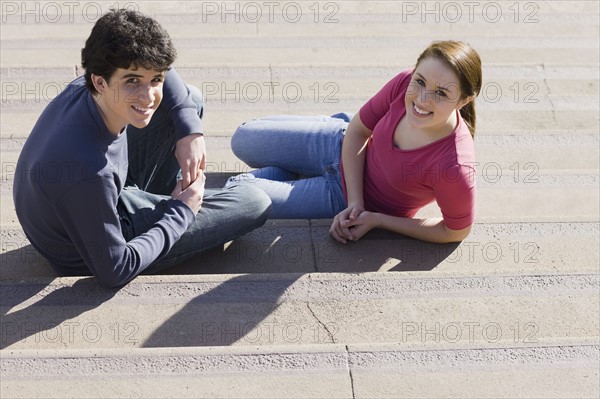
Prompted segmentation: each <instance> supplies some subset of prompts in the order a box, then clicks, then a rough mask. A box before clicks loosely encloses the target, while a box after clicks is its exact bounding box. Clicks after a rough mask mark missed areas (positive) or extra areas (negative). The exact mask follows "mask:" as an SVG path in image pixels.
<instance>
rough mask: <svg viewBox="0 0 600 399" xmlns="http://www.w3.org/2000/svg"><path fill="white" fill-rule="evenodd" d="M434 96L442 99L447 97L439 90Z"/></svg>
mask: <svg viewBox="0 0 600 399" xmlns="http://www.w3.org/2000/svg"><path fill="white" fill-rule="evenodd" d="M436 94H437V95H438V96H440V97H444V98H446V97H448V96H447V95H446V93H444V92H443V91H441V90H438V91H436Z"/></svg>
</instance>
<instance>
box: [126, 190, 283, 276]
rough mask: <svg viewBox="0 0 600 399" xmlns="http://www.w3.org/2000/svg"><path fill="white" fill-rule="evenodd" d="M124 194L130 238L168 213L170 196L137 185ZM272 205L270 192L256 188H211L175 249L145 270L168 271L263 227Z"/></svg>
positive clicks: (146, 271) (174, 246)
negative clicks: (165, 207) (202, 253)
mask: <svg viewBox="0 0 600 399" xmlns="http://www.w3.org/2000/svg"><path fill="white" fill-rule="evenodd" d="M122 197H123V198H122V200H121V201H120V207H119V208H120V209H119V213H122V212H125V213H127V221H128V222H129V223H130V225H129V226H126V228H124V229H123V231H124V235H129V236H126V237H125V238H126V240H127V241H129V240H131V239H132V238H134V237H136V236H138V235H140V234H143V233H144V232H146V231H148V230H149V229H151V228H152V227H153V226H154V224H155V223H156V222H157V221H158V220H160V218H161V217H162V215H163V214H164V210H163V208H164V206H165V200H166V199H169V198H170V197H168V196H164V195H157V194H152V193H148V192H144V191H141V190H139V189H137V188H135V187H129V188H127V189H125V190H123V193H122ZM270 204H271V201H270V200H269V198H268V197H267V195H266V194H265V193H264V192H262V191H261V190H259V189H257V188H254V187H241V186H231V187H228V188H226V189H221V190H210V189H207V190H206V192H205V195H204V199H203V202H202V208H201V209H200V212H198V214H197V215H196V220H195V221H194V223H192V225H191V226H190V227H189V228H188V229H187V230H186V232H185V233H184V234H183V235H182V236H181V238H180V239H179V240H178V241H177V242H176V243H175V245H173V247H172V248H171V250H170V251H169V252H168V253H167V254H166V255H165V256H164V257H162V258H161V259H158V260H157V261H155V262H154V263H153V264H152V265H151V266H150V267H149V268H148V269H146V270H145V271H144V273H155V272H158V271H160V270H164V269H166V268H169V267H171V266H174V265H176V264H178V263H181V262H183V261H184V260H186V259H189V258H191V257H192V256H194V255H196V254H198V253H200V252H202V251H206V250H208V249H210V248H213V247H215V246H217V245H220V244H223V243H226V242H228V241H231V240H235V239H237V238H239V237H241V236H242V235H244V234H246V233H248V232H249V231H252V230H254V229H256V228H257V227H260V226H262V225H263V224H264V223H265V221H266V220H267V216H268V213H269V209H270ZM122 223H123V222H122ZM199 266H200V267H201V265H199Z"/></svg>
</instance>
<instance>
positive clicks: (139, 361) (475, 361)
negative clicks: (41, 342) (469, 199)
mask: <svg viewBox="0 0 600 399" xmlns="http://www.w3.org/2000/svg"><path fill="white" fill-rule="evenodd" d="M598 350H599V346H598V345H597V344H595V345H565V346H550V345H548V346H535V347H532V346H522V347H512V348H506V347H502V346H498V347H494V348H461V347H458V348H452V349H446V350H422V349H410V348H407V347H406V346H404V345H377V344H368V345H346V346H344V345H338V344H334V345H311V346H303V347H300V348H295V349H290V347H277V346H274V347H271V348H269V349H265V348H262V347H259V348H252V347H249V348H246V347H244V348H239V347H232V348H223V347H219V348H214V347H213V348H153V349H133V350H117V351H115V350H106V349H93V350H56V351H43V350H14V351H10V352H8V351H7V353H5V354H3V356H2V358H1V359H0V370H1V372H2V375H3V381H2V388H1V391H0V393H1V394H2V396H3V397H8V396H10V397H15V398H17V397H20V398H30V397H38V396H39V395H40V393H41V392H43V393H44V397H56V398H58V397H81V398H87V397H97V395H98V394H99V393H102V394H103V396H121V395H122V394H123V393H124V392H127V394H128V396H129V397H149V396H151V397H182V398H184V397H185V398H187V397H202V398H214V397H245V398H280V397H286V398H372V397H407V398H409V397H410V398H412V397H415V398H416V397H419V398H421V397H429V398H437V397H440V398H441V397H463V398H470V397H478V398H499V397H532V396H540V397H545V398H564V397H578V398H594V397H597V396H598V393H599V392H600V390H599V389H598V383H597V380H598ZM74 379H76V380H77V383H76V384H74V383H72V381H73V380H74ZM508 381H510V383H507V382H508ZM557 381H560V382H561V383H560V384H558V383H557ZM482 387H485V389H482Z"/></svg>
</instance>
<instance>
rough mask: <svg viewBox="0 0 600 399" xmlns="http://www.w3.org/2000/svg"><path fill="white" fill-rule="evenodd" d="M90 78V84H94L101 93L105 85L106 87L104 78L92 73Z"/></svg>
mask: <svg viewBox="0 0 600 399" xmlns="http://www.w3.org/2000/svg"><path fill="white" fill-rule="evenodd" d="M91 79H92V84H93V85H94V88H95V89H96V91H97V92H98V93H100V94H102V92H103V91H104V90H105V89H106V87H108V84H107V83H106V80H105V79H104V78H103V77H102V76H100V75H94V74H93V73H92V75H91Z"/></svg>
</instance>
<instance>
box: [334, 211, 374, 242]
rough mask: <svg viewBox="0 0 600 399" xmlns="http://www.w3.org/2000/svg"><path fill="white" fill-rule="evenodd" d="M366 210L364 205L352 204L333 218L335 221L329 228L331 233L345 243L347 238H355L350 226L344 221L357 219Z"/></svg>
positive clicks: (337, 239)
mask: <svg viewBox="0 0 600 399" xmlns="http://www.w3.org/2000/svg"><path fill="white" fill-rule="evenodd" d="M364 211H365V208H364V207H363V206H362V205H353V204H350V205H349V206H348V208H346V209H344V210H343V211H341V212H340V213H338V214H337V215H335V217H334V218H333V223H332V224H331V227H330V228H329V234H330V235H331V236H332V237H333V238H334V239H335V240H336V241H338V242H341V243H342V244H345V243H346V242H347V240H351V241H352V240H354V235H353V233H352V231H351V230H350V228H349V227H347V226H346V225H345V224H344V223H346V222H348V221H355V220H357V219H358V217H359V216H360V215H361V214H362V213H363V212H364Z"/></svg>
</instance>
